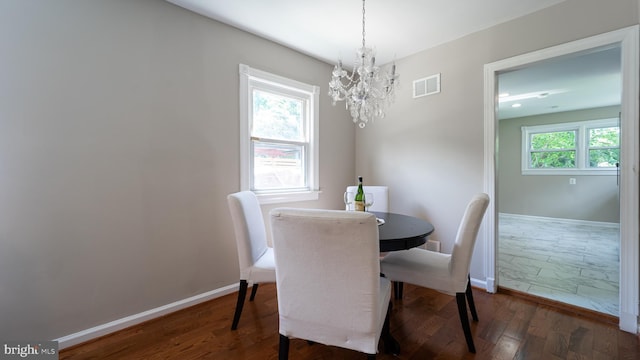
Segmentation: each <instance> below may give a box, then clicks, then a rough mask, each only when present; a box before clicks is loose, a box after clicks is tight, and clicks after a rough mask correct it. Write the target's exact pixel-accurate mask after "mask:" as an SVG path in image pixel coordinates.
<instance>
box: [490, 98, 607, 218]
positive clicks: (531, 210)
mask: <svg viewBox="0 0 640 360" xmlns="http://www.w3.org/2000/svg"><path fill="white" fill-rule="evenodd" d="M619 111H620V107H619V106H612V107H607V108H599V109H589V110H581V111H568V112H562V113H556V114H548V115H539V116H529V117H522V118H515V119H506V120H501V121H500V126H499V131H498V133H499V134H498V137H499V139H500V140H499V142H500V151H499V154H498V164H499V165H498V192H499V194H500V200H499V204H498V211H499V212H502V213H509V214H521V215H531V216H544V217H556V218H563V219H575V220H588V221H604V222H613V223H618V222H620V204H619V202H618V186H617V183H616V180H617V179H616V176H615V175H612V176H602V175H599V176H585V175H580V176H577V175H570V176H569V175H554V176H545V175H535V176H532V175H529V176H523V175H522V171H521V149H522V132H521V127H522V126H533V125H544V124H555V123H563V122H573V121H584V120H597V119H607V118H617V117H618V113H619ZM569 178H575V179H576V184H575V185H569Z"/></svg>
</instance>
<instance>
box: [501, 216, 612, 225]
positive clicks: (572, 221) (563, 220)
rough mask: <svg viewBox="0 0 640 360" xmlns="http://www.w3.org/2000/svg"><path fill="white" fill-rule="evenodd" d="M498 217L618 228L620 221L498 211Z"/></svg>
mask: <svg viewBox="0 0 640 360" xmlns="http://www.w3.org/2000/svg"><path fill="white" fill-rule="evenodd" d="M498 215H499V217H502V218H507V219H516V220H517V219H523V220H527V219H529V220H541V221H556V222H563V223H566V224H576V225H598V226H603V227H609V228H619V227H620V223H613V222H604V221H591V220H576V219H564V218H552V217H546V216H534V215H522V214H510V213H499V214H498Z"/></svg>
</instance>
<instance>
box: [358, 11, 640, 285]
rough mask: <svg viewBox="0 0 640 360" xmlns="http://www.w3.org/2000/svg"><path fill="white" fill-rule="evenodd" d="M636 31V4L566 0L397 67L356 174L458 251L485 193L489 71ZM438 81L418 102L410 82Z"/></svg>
mask: <svg viewBox="0 0 640 360" xmlns="http://www.w3.org/2000/svg"><path fill="white" fill-rule="evenodd" d="M636 24H638V1H637V0H616V1H601V0H566V1H564V2H562V3H561V4H558V5H556V6H553V7H551V8H548V9H544V10H541V11H539V12H536V13H533V14H531V15H528V16H525V17H522V18H519V19H515V20H513V21H509V22H506V23H504V24H501V25H498V26H494V27H491V28H489V29H486V30H483V31H480V32H477V33H474V34H471V35H469V36H466V37H463V38H460V39H458V40H456V41H452V42H449V43H446V44H443V45H441V46H438V47H435V48H432V49H429V50H426V51H423V52H421V53H418V54H416V55H414V56H410V57H407V58H404V59H401V60H399V61H398V62H397V69H398V72H399V73H400V79H401V83H402V88H401V90H400V92H399V93H398V96H397V100H396V102H395V104H394V105H393V106H392V107H391V108H390V110H389V111H388V113H387V117H386V118H385V119H383V120H380V121H376V122H375V123H374V124H373V125H371V126H367V128H365V129H364V131H361V130H358V131H357V132H356V144H357V146H356V168H357V172H358V173H359V174H362V175H363V176H364V177H365V180H367V182H368V183H369V184H374V183H377V184H387V185H389V187H390V189H389V196H390V204H389V205H390V208H391V210H392V211H396V212H402V213H407V214H411V215H417V216H421V217H424V218H426V219H428V220H430V221H431V222H432V223H433V224H434V225H435V228H436V230H435V233H434V234H433V238H434V239H437V240H440V241H442V250H443V251H445V252H448V251H450V250H451V248H452V246H453V239H454V237H455V234H456V231H457V228H458V223H459V221H460V218H461V216H462V213H463V211H464V208H465V206H466V204H467V202H468V201H469V199H470V198H471V196H472V195H473V194H474V193H476V192H479V191H482V190H483V186H484V168H483V161H484V126H483V125H484V124H483V123H484V107H483V96H484V94H483V92H484V88H483V86H484V81H483V74H484V73H483V69H484V65H485V64H488V63H492V62H495V61H498V60H502V59H505V58H509V57H513V56H516V55H521V54H525V53H528V52H532V51H536V50H540V49H543V48H546V47H550V46H554V45H558V44H562V43H566V42H569V41H573V40H578V39H583V38H586V37H589V36H593V35H596V34H601V33H604V32H608V31H612V30H617V29H620V28H624V27H627V26H631V25H636ZM434 31H437V29H434ZM382 51H393V49H378V53H380V52H382ZM436 73H441V80H442V92H441V93H439V94H437V95H431V96H426V97H422V98H418V99H413V98H412V95H411V84H412V81H413V80H416V79H420V78H423V77H425V76H429V75H431V74H436ZM485 241H486V239H484V237H483V234H481V235H480V237H479V238H478V241H477V242H476V247H475V252H474V255H473V260H472V267H471V276H472V277H474V278H477V279H480V280H484V279H486V272H485V264H484V258H485V253H484V249H485Z"/></svg>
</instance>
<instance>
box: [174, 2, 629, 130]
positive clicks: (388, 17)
mask: <svg viewBox="0 0 640 360" xmlns="http://www.w3.org/2000/svg"><path fill="white" fill-rule="evenodd" d="M166 1H168V2H171V3H173V4H176V5H178V6H181V7H183V8H186V9H189V10H191V11H194V12H196V13H199V14H201V15H204V16H207V17H210V18H212V19H215V20H218V21H220V22H223V23H226V24H228V25H231V26H234V27H237V28H239V29H242V30H245V31H247V32H250V33H253V34H256V35H258V36H261V37H263V38H266V39H269V40H272V41H274V42H276V43H279V44H282V45H285V46H287V47H290V48H293V49H295V50H297V51H300V52H302V53H304V54H307V55H309V56H312V57H315V58H318V59H320V60H322V61H325V62H328V63H330V64H335V63H337V61H338V59H343V60H344V62H345V66H348V65H349V64H350V62H351V60H352V59H354V58H355V50H356V48H358V47H360V46H361V43H362V2H361V1H357V0H349V1H346V0H323V1H311V0H235V1H230V0H166ZM562 1H564V0H483V1H479V0H455V1H452V0H402V1H397V0H396V1H393V0H368V1H367V2H366V44H367V46H369V47H374V48H376V49H377V55H376V60H377V63H379V64H385V63H389V62H391V61H393V60H394V59H400V58H403V57H406V56H409V55H412V54H415V53H418V52H420V51H422V50H425V49H429V48H432V47H434V46H437V45H439V44H443V43H446V42H449V41H452V40H456V39H458V38H461V37H463V36H465V35H468V34H471V33H473V32H476V31H480V30H482V29H486V28H489V27H491V26H494V25H496V24H499V23H502V22H505V21H508V20H512V19H515V18H518V17H521V16H524V15H527V14H529V13H532V12H535V11H538V10H541V9H543V8H546V7H549V6H553V5H556V4H558V3H561V2H562ZM607 55H608V56H607ZM591 56H595V57H593V58H592V57H591ZM543 66H544V67H543ZM619 67H620V58H619V54H618V56H617V57H616V56H614V55H612V53H610V52H609V53H606V52H605V53H603V54H599V55H597V54H596V55H594V54H591V55H589V56H583V57H576V56H573V57H569V58H567V59H563V61H562V62H553V63H547V64H539V65H536V66H535V67H532V68H530V69H529V70H524V69H523V70H520V71H516V72H512V73H509V74H504V76H501V78H500V80H499V84H500V87H501V91H508V92H509V93H510V94H511V95H517V94H523V93H532V92H548V93H550V95H549V96H547V97H546V98H544V99H537V98H532V99H527V100H522V101H520V102H521V103H522V107H520V108H518V109H513V108H511V104H512V103H513V102H503V103H501V106H500V117H501V118H505V117H513V116H526V115H531V114H534V113H540V112H546V113H548V112H555V111H566V110H573V109H579V108H585V107H597V106H607V105H613V102H615V99H617V101H618V102H619V99H620V90H619V89H620V79H619V78H620V76H619ZM612 68H616V69H617V70H618V72H617V77H616V76H615V74H612ZM398 72H399V73H400V75H401V76H402V69H401V68H399V69H398ZM328 77H329V75H327V79H328ZM412 80H413V79H406V78H402V82H403V83H408V84H410V82H411V81H412ZM327 81H328V80H327ZM558 89H560V90H562V92H558V93H557V94H553V93H552V92H551V91H550V90H558ZM605 91H606V96H603V94H604V93H605ZM554 106H555V107H554ZM516 111H517V112H516Z"/></svg>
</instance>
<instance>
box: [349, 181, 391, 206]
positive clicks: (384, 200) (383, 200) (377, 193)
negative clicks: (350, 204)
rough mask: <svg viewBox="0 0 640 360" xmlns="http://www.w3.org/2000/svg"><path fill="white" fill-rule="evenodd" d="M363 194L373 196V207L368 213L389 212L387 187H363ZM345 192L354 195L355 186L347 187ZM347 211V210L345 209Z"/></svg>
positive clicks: (356, 188)
mask: <svg viewBox="0 0 640 360" xmlns="http://www.w3.org/2000/svg"><path fill="white" fill-rule="evenodd" d="M362 190H364V192H365V193H371V194H373V205H371V206H370V207H369V209H368V211H379V212H389V187H388V186H382V185H364V186H363V187H362ZM346 191H347V192H352V193H354V194H355V193H356V191H358V187H357V186H347V190H346ZM347 210H349V209H347Z"/></svg>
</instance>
